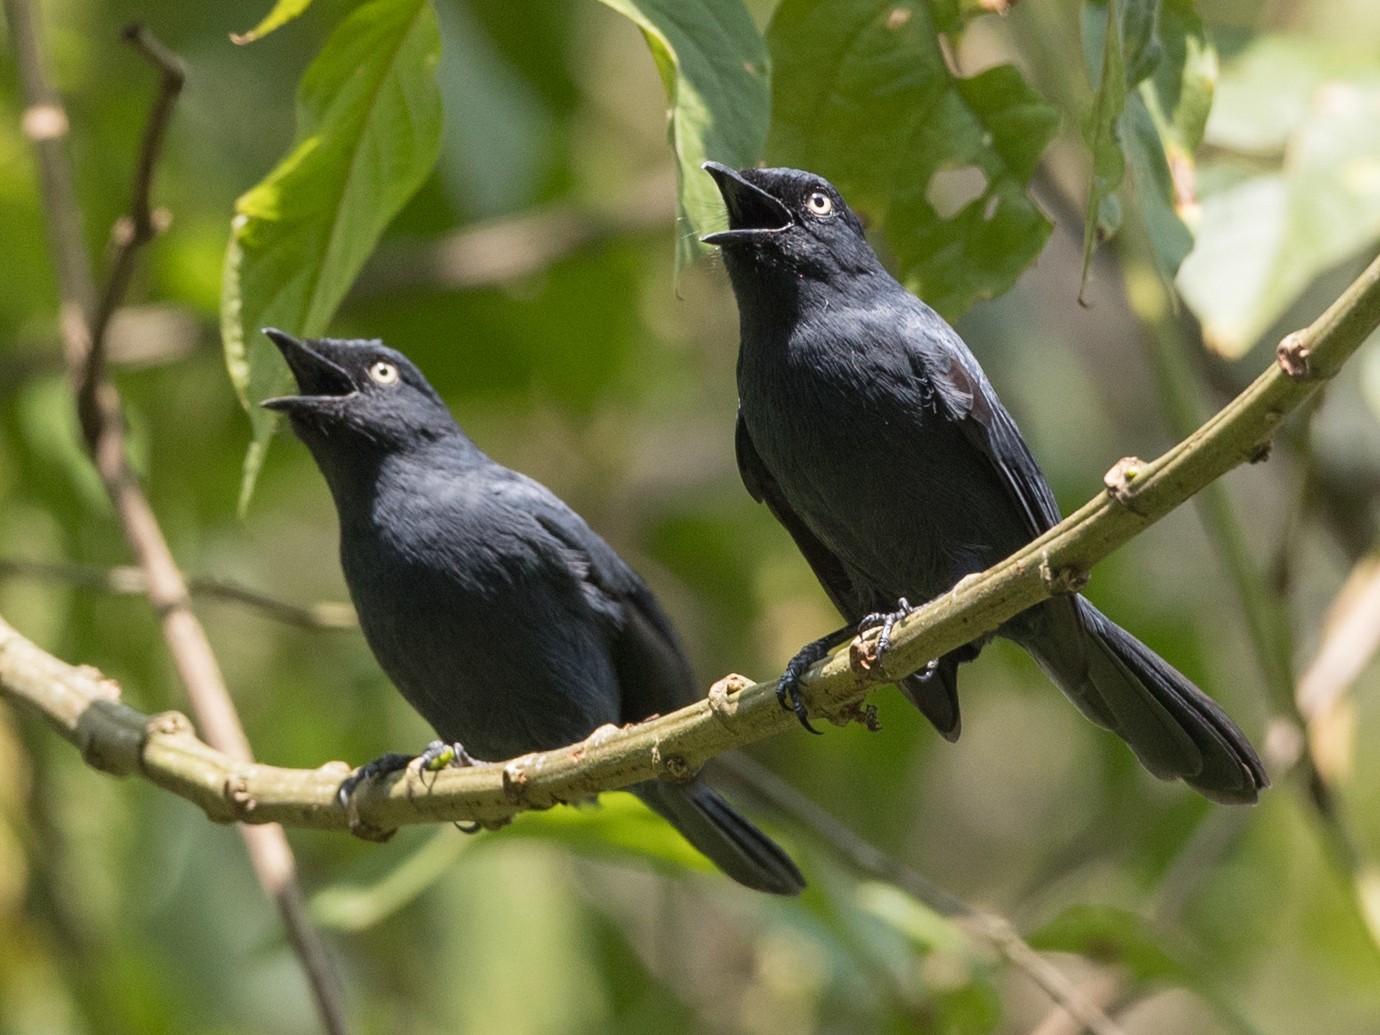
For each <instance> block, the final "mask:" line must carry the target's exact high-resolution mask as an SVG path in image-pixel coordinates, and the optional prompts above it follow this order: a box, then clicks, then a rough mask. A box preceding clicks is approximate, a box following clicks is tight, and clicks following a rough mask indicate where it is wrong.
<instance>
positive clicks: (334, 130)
mask: <svg viewBox="0 0 1380 1035" xmlns="http://www.w3.org/2000/svg"><path fill="white" fill-rule="evenodd" d="M439 57H440V44H439V34H438V32H437V28H436V14H435V11H434V10H433V9H432V6H431V4H430V2H429V0H373V2H371V3H369V4H366V5H365V6H363V7H360V8H358V9H357V10H356V11H354V12H353V13H352V14H351V15H350V16H349V17H348V18H346V19H345V21H344V22H342V23H341V24H340V26H339V27H338V28H337V29H336V30H335V32H334V33H332V35H331V37H330V39H329V40H327V41H326V45H325V47H324V48H323V49H322V51H321V53H320V54H319V55H318V56H317V58H316V60H315V61H313V62H312V64H311V66H310V67H309V68H308V69H307V72H306V74H305V75H304V76H303V78H302V83H301V86H300V87H299V89H298V97H297V140H296V143H295V144H294V145H293V147H292V149H291V151H290V152H289V153H288V155H287V157H285V158H284V159H283V160H282V162H280V163H279V165H278V167H277V168H276V169H274V170H273V171H272V172H271V173H269V174H268V176H267V178H265V179H264V180H263V182H261V183H260V184H259V185H258V186H256V187H254V188H252V189H251V190H250V191H249V192H248V193H246V194H244V195H243V196H241V198H240V199H239V201H238V202H236V205H235V211H236V215H235V219H234V222H233V224H232V232H231V236H230V245H229V248H228V251H227V255H226V261H225V282H224V290H223V293H222V298H221V334H222V337H223V339H224V343H225V358H226V365H227V366H228V368H229V371H230V378H231V380H232V381H233V382H234V385H235V389H236V391H237V392H238V393H239V396H240V400H241V402H243V403H244V405H245V407H246V408H247V409H248V412H249V419H250V423H251V424H252V426H253V431H254V442H253V445H252V446H251V447H250V451H249V454H248V456H247V457H246V459H245V475H244V485H243V489H242V492H241V506H242V507H243V505H244V503H245V501H246V500H247V499H248V495H249V493H250V492H251V491H252V489H253V485H254V480H255V478H256V477H257V474H258V470H259V466H260V465H261V464H262V461H263V456H264V451H265V450H266V448H267V444H268V439H269V436H270V435H271V434H272V432H273V428H274V426H275V422H274V419H273V417H274V415H273V414H271V413H269V412H267V411H265V410H263V409H261V408H260V407H259V406H258V405H257V404H258V403H259V402H260V401H262V400H263V399H265V398H267V397H269V396H271V395H274V394H278V393H280V392H281V391H282V390H283V389H284V388H285V387H286V386H287V385H288V384H289V383H290V378H289V376H288V373H287V369H286V367H285V366H284V364H283V362H282V360H281V359H280V358H279V356H278V354H277V350H275V349H274V348H273V346H272V345H271V344H269V342H268V341H267V340H266V339H265V338H264V337H263V335H261V334H260V333H259V329H260V328H262V327H265V326H277V327H281V328H283V329H284V330H287V331H289V332H292V333H300V334H306V335H319V334H322V333H323V332H324V331H325V329H326V324H327V322H328V321H329V320H330V318H331V316H332V314H333V313H334V312H335V309H336V306H338V305H339V304H340V301H341V299H342V298H343V297H344V295H345V292H346V291H347V290H348V289H349V286H350V284H351V282H352V281H353V280H354V278H355V275H356V274H357V273H358V272H359V269H360V267H361V266H362V265H363V264H364V260H365V259H366V258H367V257H368V255H369V253H370V251H371V250H372V249H373V247H374V245H375V243H376V242H377V241H378V238H379V235H380V234H381V233H382V232H383V230H384V227H386V226H387V225H388V223H389V221H390V220H391V219H392V218H393V216H394V215H396V214H397V212H398V210H399V209H400V208H401V207H402V206H403V204H404V203H405V202H406V201H407V199H408V198H410V197H411V196H412V194H413V193H414V192H415V191H416V190H417V188H418V187H419V186H420V185H421V183H422V181H423V180H424V179H425V178H426V176H427V174H428V173H429V172H430V171H431V168H432V166H433V165H434V164H435V162H436V156H437V154H438V152H439V149H440V141H441V100H440V95H439V93H438V91H437V89H436V75H435V73H436V62H437V60H438V59H439Z"/></svg>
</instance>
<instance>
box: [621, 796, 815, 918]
mask: <svg viewBox="0 0 1380 1035" xmlns="http://www.w3.org/2000/svg"><path fill="white" fill-rule="evenodd" d="M629 790H631V791H632V792H633V793H634V794H636V795H637V796H638V797H639V798H641V799H642V800H643V801H644V802H646V803H647V806H648V807H649V808H651V809H652V811H654V812H656V813H657V814H658V815H659V816H661V817H662V818H663V819H665V820H666V821H667V822H668V823H670V824H671V825H672V826H673V827H675V828H676V829H677V830H679V831H680V832H681V834H683V835H684V837H685V839H686V840H687V841H689V842H690V843H691V844H692V845H694V846H695V847H696V848H698V849H699V850H700V851H701V852H703V853H704V854H705V855H706V856H707V857H708V858H709V860H710V861H711V862H713V863H714V865H715V866H717V867H718V868H719V869H721V870H723V871H724V873H726V874H728V875H729V876H730V877H732V878H733V879H734V880H736V881H737V882H738V883H739V884H743V885H746V886H747V887H749V888H752V889H754V890H756V891H767V892H770V893H771V894H773V895H798V894H799V893H800V891H801V890H802V889H803V888H804V887H805V878H804V877H802V876H801V875H800V871H799V870H798V869H796V866H795V863H793V862H791V857H790V856H788V855H787V854H786V853H785V852H783V851H782V850H781V848H780V847H779V846H778V845H777V844H776V842H775V841H773V840H771V838H769V837H767V835H766V834H764V833H762V831H760V830H758V829H757V828H756V827H755V826H753V825H752V824H751V823H749V822H748V821H747V820H746V819H744V818H743V817H742V816H741V815H739V814H738V812H737V811H736V810H735V809H734V808H733V806H731V805H730V804H729V803H728V802H726V801H724V800H723V798H721V797H719V795H718V794H717V793H716V792H715V791H714V790H713V789H712V788H711V787H709V785H708V784H706V783H703V782H702V781H700V780H692V781H690V782H689V783H668V782H666V781H664V780H651V781H648V782H647V783H639V784H637V785H635V786H633V787H630V788H629Z"/></svg>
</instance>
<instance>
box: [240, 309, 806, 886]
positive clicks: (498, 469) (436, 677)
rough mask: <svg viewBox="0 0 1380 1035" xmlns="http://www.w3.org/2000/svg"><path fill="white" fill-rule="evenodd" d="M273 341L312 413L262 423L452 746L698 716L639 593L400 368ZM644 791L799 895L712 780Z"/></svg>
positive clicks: (389, 657) (738, 873)
mask: <svg viewBox="0 0 1380 1035" xmlns="http://www.w3.org/2000/svg"><path fill="white" fill-rule="evenodd" d="M266 333H267V334H268V335H269V337H270V338H272V339H273V341H274V343H275V344H276V345H277V346H278V348H279V349H280V350H281V351H282V353H283V355H284V357H285V358H286V359H287V362H288V365H289V366H290V367H291V369H292V372H293V374H294V375H295V377H296V379H297V383H298V388H299V391H300V393H301V394H299V395H295V396H289V397H284V398H280V399H273V400H269V401H268V402H266V403H265V404H264V405H266V406H269V407H270V408H272V409H275V410H281V411H284V412H286V413H287V414H288V416H289V417H290V419H291V423H292V428H293V430H294V431H295V432H296V434H297V436H298V437H299V438H300V439H301V440H302V441H303V442H304V443H306V445H307V447H308V448H309V449H310V450H311V453H312V456H313V457H314V458H315V460H316V463H317V466H318V467H319V468H320V469H321V472H322V474H323V475H324V476H325V478H326V482H327V484H328V485H329V486H330V490H331V495H332V496H333V497H334V499H335V504H336V511H337V513H338V515H339V518H340V560H341V565H342V567H343V568H344V572H345V580H346V583H347V584H348V585H349V588H350V596H351V597H352V599H353V600H354V604H355V608H356V610H357V611H358V613H359V619H360V624H361V626H362V627H363V630H364V635H365V638H366V639H367V640H368V643H369V646H370V648H371V649H372V650H373V652H374V656H375V657H376V658H377V659H378V661H379V664H380V665H381V666H382V667H383V670H384V671H385V672H386V673H387V674H388V677H389V678H390V679H391V680H392V681H393V682H394V684H395V685H396V686H397V687H398V689H399V690H400V691H402V694H403V696H404V697H406V698H407V700H408V702H409V703H411V705H412V706H413V707H414V708H416V709H417V711H418V712H420V713H421V715H422V716H423V717H424V718H425V719H426V720H427V721H428V722H429V723H431V725H432V726H433V727H434V728H435V729H436V732H437V734H438V735H439V736H440V737H441V738H442V740H443V741H445V742H447V743H451V742H458V743H460V744H463V745H464V748H465V750H466V751H468V752H469V753H470V754H471V755H473V756H475V757H477V758H481V759H487V760H499V759H508V758H512V757H515V756H517V755H521V754H525V753H527V752H530V751H540V750H547V749H551V748H556V747H560V746H562V745H565V744H570V743H574V742H576V741H578V740H580V739H581V738H583V737H586V736H588V735H589V734H590V733H591V732H592V731H594V730H595V729H596V728H597V727H599V726H601V725H604V724H606V723H613V724H623V723H629V722H637V721H640V720H642V719H645V718H647V717H648V716H650V715H653V714H657V713H661V714H665V713H669V712H671V711H674V710H676V709H677V708H680V707H683V706H684V705H686V704H689V703H691V702H692V701H693V700H694V699H695V698H696V696H697V687H696V683H695V681H694V677H693V675H692V673H691V670H690V666H689V665H688V663H687V662H686V659H685V657H684V654H683V653H682V651H681V648H680V645H679V642H678V639H677V636H676V633H675V630H674V629H673V628H672V626H671V622H670V620H669V619H668V618H667V616H666V614H665V613H664V612H663V611H662V609H661V607H660V606H659V605H658V604H657V601H656V599H655V598H654V597H653V596H652V594H651V591H650V590H648V588H647V586H646V584H645V583H644V582H643V581H642V579H641V578H639V577H638V576H637V574H636V573H634V572H633V570H632V569H631V568H629V567H628V566H627V564H625V563H624V562H623V560H622V559H621V558H620V557H619V556H618V555H617V554H616V553H615V552H614V551H613V549H612V548H611V547H610V546H609V545H608V544H607V543H606V542H604V540H603V539H601V538H600V537H599V536H598V535H596V534H595V533H594V532H593V531H592V530H591V529H590V527H589V526H588V525H587V524H586V523H585V522H584V521H583V520H582V519H581V518H580V516H579V515H578V514H576V513H575V512H574V511H572V510H571V509H570V508H569V507H568V506H566V505H565V504H564V503H563V502H561V500H560V499H558V498H557V497H556V496H555V495H554V494H553V493H551V492H550V491H549V490H548V489H546V488H545V487H544V486H542V485H540V484H538V483H537V482H535V481H533V480H532V479H531V478H528V477H526V476H525V475H522V474H519V473H517V472H516V471H512V470H509V469H508V468H506V467H504V466H502V465H501V464H498V463H496V462H494V461H493V460H491V459H490V458H489V457H488V456H486V455H485V454H484V453H483V452H481V451H480V449H479V448H478V447H477V446H476V445H475V444H474V443H473V442H472V441H471V440H470V439H469V438H468V437H467V436H466V435H465V434H464V432H463V431H461V429H460V427H459V426H458V425H457V424H456V423H455V421H454V419H453V418H452V417H451V415H450V412H449V410H448V409H447V408H446V406H445V403H444V402H443V401H442V400H441V398H440V396H438V395H437V394H436V392H435V391H434V390H433V389H432V388H431V386H430V385H429V384H428V383H427V382H426V380H425V378H423V376H422V374H421V373H420V372H419V371H418V370H417V368H416V367H415V366H413V364H412V363H411V362H409V361H408V360H407V358H406V357H404V356H403V355H402V354H401V353H398V352H396V351H394V350H392V349H389V348H387V347H385V346H384V345H383V344H382V343H381V342H377V341H340V340H333V339H323V340H313V341H298V340H297V339H295V338H293V337H291V336H290V335H287V334H284V333H282V332H281V331H275V330H269V331H267V332H266ZM390 757H391V756H390ZM397 757H401V758H405V757H406V756H397ZM630 790H631V791H632V792H633V793H634V794H636V795H637V796H638V797H640V798H641V799H642V800H643V801H644V802H646V803H647V804H648V805H649V806H650V807H651V808H652V809H654V810H655V811H656V812H658V813H659V814H660V815H662V816H663V817H665V818H666V819H667V820H669V821H670V822H671V823H672V824H673V825H674V826H675V827H676V828H677V829H678V830H680V832H681V833H682V834H684V835H685V837H686V838H687V839H688V840H689V841H690V842H691V844H693V845H694V846H695V847H696V848H698V849H699V850H700V851H701V852H703V853H704V854H705V855H706V856H708V857H709V858H710V859H711V860H713V861H714V862H715V863H716V864H717V865H718V866H719V867H720V868H721V869H722V870H723V871H724V872H725V873H727V874H728V875H729V876H731V877H732V878H734V879H735V880H737V881H739V882H740V883H742V884H745V885H747V886H748V887H752V888H757V889H759V890H762V891H770V892H775V893H778V894H794V893H796V892H798V891H799V890H800V889H801V888H802V887H803V886H804V881H803V880H802V878H801V876H800V873H799V871H798V870H797V869H796V867H795V865H794V864H793V863H792V862H791V860H790V859H789V858H788V857H787V856H786V854H785V853H784V852H782V851H781V849H780V848H779V847H777V846H776V845H775V844H774V843H773V842H772V841H770V840H769V839H768V838H767V837H766V836H765V835H763V834H762V833H761V832H760V831H759V830H757V829H756V828H755V827H753V826H752V825H751V824H750V823H748V822H747V821H746V820H745V819H743V818H742V817H741V816H739V815H738V814H737V813H736V812H734V811H733V809H732V808H731V807H730V806H729V805H728V804H727V803H726V802H725V801H724V800H723V799H722V798H720V797H719V796H718V794H716V793H715V792H714V791H713V790H712V789H711V788H710V787H709V786H708V785H707V784H705V783H704V782H703V781H702V780H700V779H699V778H696V779H693V780H691V781H689V782H687V783H669V782H665V781H649V782H647V783H642V784H638V785H636V786H634V787H632V788H630Z"/></svg>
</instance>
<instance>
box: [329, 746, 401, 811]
mask: <svg viewBox="0 0 1380 1035" xmlns="http://www.w3.org/2000/svg"><path fill="white" fill-rule="evenodd" d="M415 757H416V756H415V755H403V754H399V753H398V752H396V751H393V752H389V753H388V754H386V755H380V756H379V757H378V758H376V759H374V760H373V761H372V762H366V763H365V764H364V765H362V766H360V767H359V768H358V769H356V770H355V771H354V772H353V773H351V774H350V775H349V776H347V777H346V778H345V779H344V780H342V781H341V784H340V787H339V789H338V790H336V792H335V800H336V801H338V802H340V806H341V808H344V809H348V808H349V807H350V799H351V798H353V797H354V795H355V791H357V790H359V787H360V784H362V783H364V782H365V781H367V780H372V779H374V777H376V776H387V775H388V774H389V773H396V772H398V771H399V770H402V769H406V768H407V767H408V765H409V763H411V761H412V759H413V758H415Z"/></svg>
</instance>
